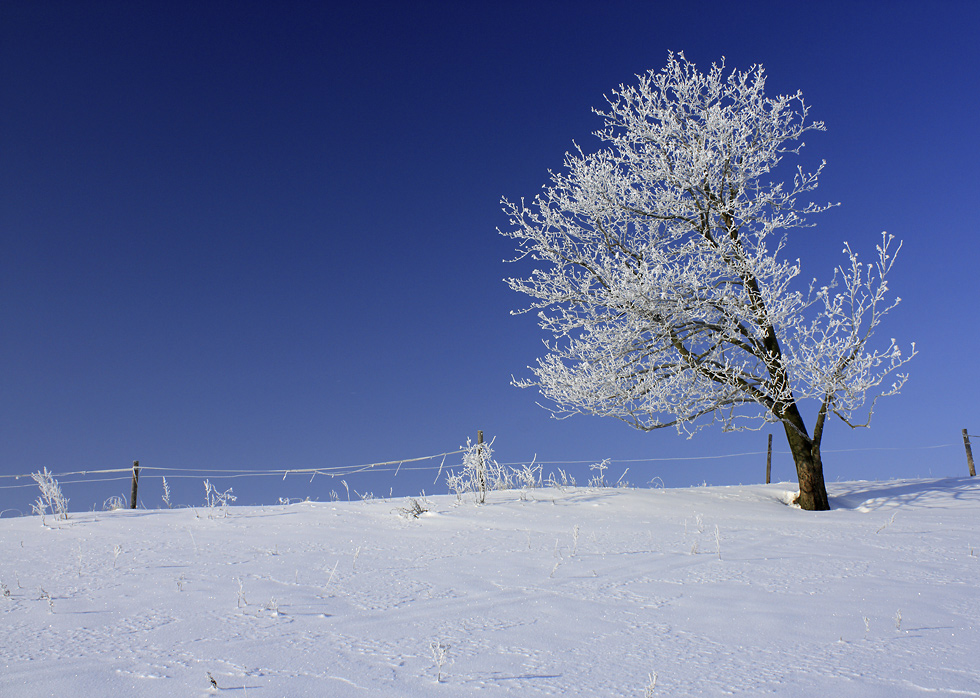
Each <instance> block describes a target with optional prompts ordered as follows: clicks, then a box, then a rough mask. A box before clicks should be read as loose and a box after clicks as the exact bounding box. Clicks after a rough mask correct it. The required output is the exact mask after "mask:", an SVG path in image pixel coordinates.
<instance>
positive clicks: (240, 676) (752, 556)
mask: <svg viewBox="0 0 980 698" xmlns="http://www.w3.org/2000/svg"><path fill="white" fill-rule="evenodd" d="M829 490H830V497H831V504H832V506H833V509H832V511H830V512H824V513H812V512H806V511H801V510H799V509H797V508H794V507H792V506H789V505H788V504H787V502H788V501H790V500H791V499H792V497H793V495H794V494H795V489H794V487H793V486H791V485H787V484H774V485H759V486H741V487H704V488H692V489H678V490H662V489H653V490H650V489H606V488H582V487H579V488H574V487H570V488H559V489H555V488H550V489H525V490H509V491H496V492H490V493H489V494H488V496H487V502H486V504H484V505H478V504H476V503H475V502H474V495H473V494H472V493H470V494H465V495H463V496H461V497H455V496H452V495H440V496H435V497H429V498H428V499H424V500H417V503H418V504H419V506H418V507H414V506H409V505H410V504H411V503H410V502H407V501H405V500H380V499H375V500H367V501H354V502H307V503H298V504H290V505H283V506H268V507H234V506H231V507H221V506H213V507H210V508H209V507H201V508H196V509H190V508H185V509H174V510H160V511H147V510H135V511H130V510H120V511H113V512H88V513H79V512H72V513H71V514H70V518H69V519H68V520H59V519H56V518H54V517H52V516H50V515H49V516H47V517H46V518H45V520H44V523H43V524H42V520H41V518H40V517H38V516H31V517H21V518H14V519H3V520H0V559H2V560H3V563H2V566H0V584H2V585H3V586H2V596H0V614H2V627H3V633H2V636H0V637H2V639H0V657H2V666H3V671H2V673H0V695H2V696H4V697H5V698H7V697H10V698H35V697H41V696H45V697H47V696H57V697H59V698H69V697H72V696H79V697H81V696H85V697H89V696H127V697H130V698H135V697H138V696H175V697H176V696H179V697H181V698H186V697H187V696H207V695H232V696H243V697H244V696H249V697H250V698H255V697H261V696H291V697H295V696H335V697H346V696H494V695H501V696H503V695H513V696H589V697H592V696H610V697H611V696H617V697H619V696H670V697H672V698H677V697H682V696H722V695H732V694H735V695H745V696H759V695H778V696H814V697H818V696H819V697H820V698H824V697H826V696H835V697H847V696H854V697H858V696H860V697H861V698H867V697H868V696H882V697H884V696H888V697H889V698H894V697H896V696H897V697H902V696H935V695H980V661H978V657H980V590H978V588H977V586H978V580H980V529H978V518H977V513H978V510H980V481H978V480H976V479H946V480H930V481H895V482H850V483H831V484H830V485H829ZM423 510H427V511H423ZM414 514H417V515H418V516H413V515H414ZM212 681H213V683H212Z"/></svg>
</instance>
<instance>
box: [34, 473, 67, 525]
mask: <svg viewBox="0 0 980 698" xmlns="http://www.w3.org/2000/svg"><path fill="white" fill-rule="evenodd" d="M31 478H32V479H33V480H34V482H36V483H37V486H38V488H39V489H40V490H41V496H40V497H38V498H37V501H36V502H34V504H33V505H32V507H31V508H32V509H33V510H34V513H35V514H37V515H38V516H40V517H41V525H42V526H46V525H47V524H46V523H45V521H44V515H45V513H51V514H52V515H53V516H54V518H55V519H56V520H62V521H64V520H67V519H68V498H67V497H65V495H64V493H63V492H62V491H61V486H60V485H58V481H57V480H55V479H54V476H53V475H52V474H51V473H50V472H49V471H48V469H47V468H44V469H43V470H40V471H38V472H36V473H33V474H32V475H31Z"/></svg>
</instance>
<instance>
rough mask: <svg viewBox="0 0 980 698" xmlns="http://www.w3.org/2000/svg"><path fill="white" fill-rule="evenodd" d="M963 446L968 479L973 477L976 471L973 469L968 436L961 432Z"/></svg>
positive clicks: (964, 431)
mask: <svg viewBox="0 0 980 698" xmlns="http://www.w3.org/2000/svg"><path fill="white" fill-rule="evenodd" d="M963 445H964V446H965V447H966V464H967V465H968V466H970V477H975V476H976V474H977V469H976V468H975V467H973V449H972V448H970V435H969V434H967V433H966V429H964V430H963Z"/></svg>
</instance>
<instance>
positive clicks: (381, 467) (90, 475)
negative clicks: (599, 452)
mask: <svg viewBox="0 0 980 698" xmlns="http://www.w3.org/2000/svg"><path fill="white" fill-rule="evenodd" d="M955 446H960V447H962V444H955V443H953V444H936V445H932V446H895V447H884V446H879V447H870V448H846V449H836V450H831V449H827V450H823V451H822V453H824V454H830V453H852V452H861V451H868V452H869V451H911V450H935V449H942V448H951V447H955ZM464 451H465V449H457V450H455V451H446V452H444V453H437V454H434V455H430V456H419V457H415V458H402V459H399V460H390V461H382V462H378V463H362V464H358V465H341V466H320V467H314V468H268V469H261V468H259V469H246V468H172V467H158V466H143V465H141V466H140V468H139V471H140V474H141V476H142V475H148V474H151V473H152V474H153V475H157V476H162V477H166V478H169V479H171V480H178V479H183V478H193V479H198V480H199V479H201V478H208V479H213V480H220V479H238V478H250V477H281V478H282V479H283V480H286V479H287V478H289V477H290V476H303V477H309V479H310V482H313V480H314V479H315V478H316V477H317V476H321V477H330V478H338V477H339V478H346V477H350V476H352V475H357V474H360V473H394V475H393V477H394V476H397V475H398V473H399V472H401V471H402V470H404V471H412V472H419V471H430V472H436V477H435V480H434V482H438V480H439V477H440V476H441V474H442V472H443V471H444V470H446V468H447V465H446V461H447V459H448V458H449V457H450V456H455V455H458V454H461V453H463V452H464ZM767 453H768V451H766V450H762V451H744V452H740V453H724V454H717V455H703V456H671V457H648V458H608V459H603V458H593V459H585V460H539V459H537V457H535V458H532V459H530V460H526V461H517V462H508V463H499V465H505V466H524V465H528V464H529V463H532V462H533V463H534V464H535V465H540V466H574V465H585V464H595V463H600V462H602V461H606V462H607V463H608V464H609V465H614V464H627V463H670V462H685V461H705V460H720V459H728V458H742V457H746V456H765V455H767ZM772 453H773V454H777V455H791V454H790V452H789V451H775V450H774V451H772ZM435 461H439V463H438V464H435V463H434V462H435ZM426 462H433V464H432V465H422V463H426ZM458 466H459V464H458V463H456V462H455V461H454V462H452V463H451V464H450V465H449V466H448V467H449V468H455V467H458ZM132 473H133V469H132V468H131V467H130V468H108V469H100V470H72V471H66V472H60V473H51V475H52V476H53V477H55V478H58V481H59V483H60V484H62V485H74V484H89V483H98V482H115V481H128V480H129V479H130V478H131V476H132ZM32 475H33V473H23V474H15V475H2V474H0V483H4V484H0V490H9V489H18V488H23V487H37V484H36V483H35V482H34V480H33V478H32ZM72 478H74V479H72ZM11 480H13V481H14V482H12V483H11ZM18 480H25V482H17V481H18ZM7 483H10V484H7Z"/></svg>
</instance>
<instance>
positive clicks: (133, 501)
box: [129, 460, 140, 509]
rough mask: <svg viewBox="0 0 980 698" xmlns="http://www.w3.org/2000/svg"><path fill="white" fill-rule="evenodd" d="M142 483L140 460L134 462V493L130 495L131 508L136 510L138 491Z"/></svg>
mask: <svg viewBox="0 0 980 698" xmlns="http://www.w3.org/2000/svg"><path fill="white" fill-rule="evenodd" d="M139 482H140V462H139V461H138V460H134V461H133V491H132V492H131V493H130V495H129V508H130V509H135V508H136V490H137V487H138V486H139Z"/></svg>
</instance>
